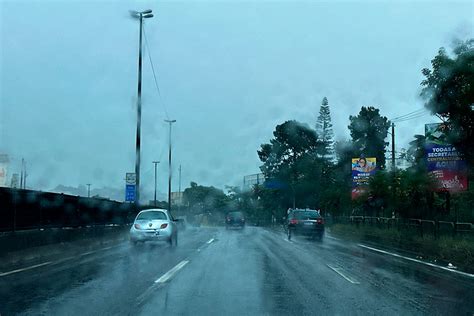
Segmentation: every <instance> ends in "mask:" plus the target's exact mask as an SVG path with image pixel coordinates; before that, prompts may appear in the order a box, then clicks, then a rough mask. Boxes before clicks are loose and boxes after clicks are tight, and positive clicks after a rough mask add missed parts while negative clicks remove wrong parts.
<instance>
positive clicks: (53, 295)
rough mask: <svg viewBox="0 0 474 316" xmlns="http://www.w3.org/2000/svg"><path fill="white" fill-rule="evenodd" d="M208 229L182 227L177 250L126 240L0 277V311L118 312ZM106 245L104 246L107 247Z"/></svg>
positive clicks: (207, 235)
mask: <svg viewBox="0 0 474 316" xmlns="http://www.w3.org/2000/svg"><path fill="white" fill-rule="evenodd" d="M212 235H213V230H212V229H188V230H185V231H183V232H181V233H180V234H179V244H178V247H177V248H175V249H174V248H170V247H169V245H167V244H163V243H158V244H153V243H145V244H140V245H138V246H137V247H133V246H131V245H130V244H129V243H128V242H126V243H122V244H119V245H117V246H116V247H111V248H109V249H105V250H103V251H101V250H100V249H99V250H98V251H97V252H92V253H85V254H84V253H83V254H77V256H75V257H72V258H65V259H63V260H62V261H61V260H59V261H55V262H51V263H50V264H48V265H45V266H40V267H38V268H35V269H31V270H26V271H22V272H18V273H14V274H10V275H7V276H4V277H0V297H1V298H2V301H4V302H5V303H3V302H2V304H0V313H1V315H9V314H17V313H24V314H36V315H37V314H41V313H43V314H80V313H84V312H87V314H101V315H104V314H117V313H118V314H123V313H124V312H123V311H125V314H126V311H131V312H133V309H132V306H134V300H135V298H136V297H138V296H140V295H141V293H142V292H143V291H145V290H146V288H147V287H148V285H149V281H150V280H153V279H154V278H156V277H157V276H159V275H160V274H162V273H164V272H166V271H167V270H168V269H169V268H170V267H172V266H173V265H174V264H176V263H177V262H179V261H180V260H182V259H183V258H185V257H186V256H188V255H189V254H190V253H192V252H196V249H198V248H199V247H201V246H202V245H203V244H205V242H206V241H207V240H209V239H210V238H211V237H212ZM107 248H108V247H107Z"/></svg>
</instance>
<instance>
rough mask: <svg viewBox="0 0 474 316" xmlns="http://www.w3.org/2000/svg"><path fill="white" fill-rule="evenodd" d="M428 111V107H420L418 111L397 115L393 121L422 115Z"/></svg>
mask: <svg viewBox="0 0 474 316" xmlns="http://www.w3.org/2000/svg"><path fill="white" fill-rule="evenodd" d="M427 112H428V110H427V109H418V110H416V111H413V112H410V113H407V114H404V115H400V116H397V117H395V118H393V119H391V121H392V122H396V121H399V120H404V119H410V118H411V117H416V116H417V115H420V114H423V115H424V114H426V113H427Z"/></svg>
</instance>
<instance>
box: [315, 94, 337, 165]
mask: <svg viewBox="0 0 474 316" xmlns="http://www.w3.org/2000/svg"><path fill="white" fill-rule="evenodd" d="M316 133H317V134H318V136H319V140H320V141H321V142H322V143H323V145H324V147H323V149H322V156H323V157H325V158H329V159H331V160H333V159H334V132H333V130H332V123H331V111H330V110H329V102H328V99H327V98H326V97H324V98H323V101H322V102H321V107H320V108H319V116H318V119H317V121H316Z"/></svg>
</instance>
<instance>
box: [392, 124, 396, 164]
mask: <svg viewBox="0 0 474 316" xmlns="http://www.w3.org/2000/svg"><path fill="white" fill-rule="evenodd" d="M392 171H395V124H394V123H392Z"/></svg>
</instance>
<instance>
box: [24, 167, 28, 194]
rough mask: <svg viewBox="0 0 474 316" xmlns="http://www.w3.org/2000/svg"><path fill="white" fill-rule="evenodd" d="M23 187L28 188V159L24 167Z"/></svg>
mask: <svg viewBox="0 0 474 316" xmlns="http://www.w3.org/2000/svg"><path fill="white" fill-rule="evenodd" d="M23 170H24V172H23V189H25V190H26V177H28V172H26V161H25V162H24V168H23Z"/></svg>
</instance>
